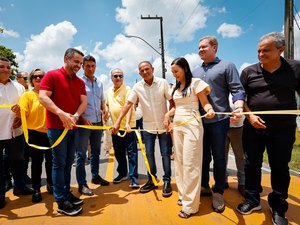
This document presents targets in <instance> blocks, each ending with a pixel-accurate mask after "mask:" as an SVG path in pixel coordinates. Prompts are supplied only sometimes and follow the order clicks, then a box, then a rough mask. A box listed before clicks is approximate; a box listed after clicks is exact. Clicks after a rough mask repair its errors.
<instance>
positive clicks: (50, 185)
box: [46, 183, 53, 195]
mask: <svg viewBox="0 0 300 225" xmlns="http://www.w3.org/2000/svg"><path fill="white" fill-rule="evenodd" d="M46 188H47V191H48V193H49V194H50V195H53V185H52V184H49V183H48V184H47V186H46Z"/></svg>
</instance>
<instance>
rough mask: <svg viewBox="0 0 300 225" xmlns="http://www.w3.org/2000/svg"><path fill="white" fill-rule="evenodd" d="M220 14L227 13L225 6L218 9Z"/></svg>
mask: <svg viewBox="0 0 300 225" xmlns="http://www.w3.org/2000/svg"><path fill="white" fill-rule="evenodd" d="M218 13H227V10H226V7H225V6H223V7H222V8H220V9H218Z"/></svg>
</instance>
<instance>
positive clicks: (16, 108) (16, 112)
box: [10, 104, 21, 118]
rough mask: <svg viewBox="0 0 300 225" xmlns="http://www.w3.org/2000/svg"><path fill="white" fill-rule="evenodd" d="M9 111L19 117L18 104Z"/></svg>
mask: <svg viewBox="0 0 300 225" xmlns="http://www.w3.org/2000/svg"><path fill="white" fill-rule="evenodd" d="M10 109H11V111H13V112H14V113H15V114H16V116H17V117H19V118H20V117H21V111H20V106H19V105H18V104H15V105H13V106H12V107H11V108H10Z"/></svg>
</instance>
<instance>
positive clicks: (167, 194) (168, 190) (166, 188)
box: [162, 182, 172, 198]
mask: <svg viewBox="0 0 300 225" xmlns="http://www.w3.org/2000/svg"><path fill="white" fill-rule="evenodd" d="M171 195H172V187H171V184H170V182H165V183H164V188H163V193H162V196H163V197H165V198H168V197H170V196H171Z"/></svg>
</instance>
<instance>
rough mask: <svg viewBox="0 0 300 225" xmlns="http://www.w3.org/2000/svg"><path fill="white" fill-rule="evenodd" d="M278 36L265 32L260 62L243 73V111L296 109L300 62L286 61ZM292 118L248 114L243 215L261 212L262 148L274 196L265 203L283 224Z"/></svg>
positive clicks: (245, 123) (293, 135) (261, 40)
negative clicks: (267, 160) (245, 98)
mask: <svg viewBox="0 0 300 225" xmlns="http://www.w3.org/2000/svg"><path fill="white" fill-rule="evenodd" d="M284 48H285V38H284V36H283V34H282V33H275V32H274V33H269V34H266V35H264V36H263V37H261V39H260V41H259V44H258V59H259V63H257V64H254V65H251V66H249V67H247V68H245V69H244V70H243V71H242V74H241V82H242V84H243V86H244V88H245V92H246V95H247V104H245V105H244V110H245V111H246V112H250V111H270V110H295V109H297V104H296V99H295V91H297V92H298V94H299V91H300V61H296V60H288V59H284V58H283V57H281V56H280V55H281V54H282V52H283V51H284ZM295 128H296V115H260V116H257V115H255V114H250V115H248V116H247V120H245V122H244V131H243V147H244V151H245V175H246V183H245V201H244V202H243V203H241V204H239V205H238V207H237V211H238V212H240V213H241V214H244V215H247V214H250V213H252V212H253V211H255V210H260V209H261V205H260V193H261V192H262V186H261V166H262V161H263V153H264V151H265V149H266V150H267V153H268V159H269V164H270V168H271V186H272V192H271V193H270V194H269V195H268V203H269V206H270V209H271V212H272V220H273V223H274V224H287V223H288V221H287V219H286V217H285V212H286V211H287V209H288V203H287V201H286V199H287V197H288V188H289V184H290V175H289V166H288V164H289V162H290V160H291V153H292V149H293V143H294V141H295Z"/></svg>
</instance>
